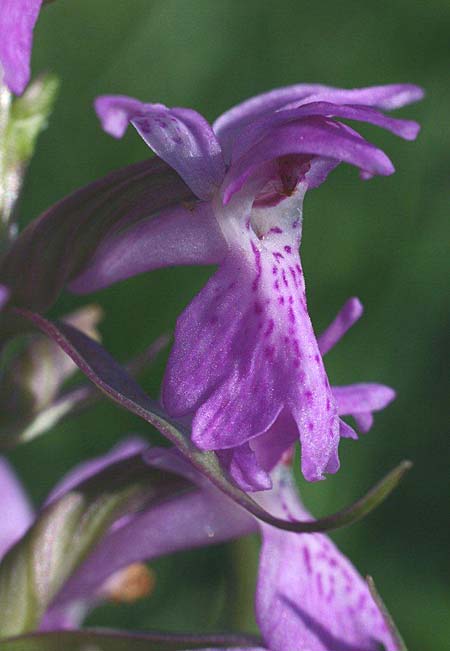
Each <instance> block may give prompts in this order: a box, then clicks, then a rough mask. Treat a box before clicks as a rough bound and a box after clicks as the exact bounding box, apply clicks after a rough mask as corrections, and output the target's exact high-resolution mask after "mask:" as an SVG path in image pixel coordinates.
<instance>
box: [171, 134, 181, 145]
mask: <svg viewBox="0 0 450 651" xmlns="http://www.w3.org/2000/svg"><path fill="white" fill-rule="evenodd" d="M172 142H174V143H175V144H176V145H182V144H183V139H182V138H180V136H174V137H173V138H172Z"/></svg>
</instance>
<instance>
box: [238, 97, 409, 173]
mask: <svg viewBox="0 0 450 651" xmlns="http://www.w3.org/2000/svg"><path fill="white" fill-rule="evenodd" d="M312 116H321V117H324V118H334V117H338V118H344V119H348V120H357V121H358V122H367V123H369V124H374V125H376V126H379V127H381V128H383V129H386V130H387V131H391V132H392V133H394V134H395V135H397V136H399V137H400V138H404V139H405V140H414V139H415V138H416V137H417V134H418V132H419V130H420V126H419V125H418V123H417V122H414V121H412V120H399V119H395V118H391V117H388V116H386V115H384V114H383V113H381V112H380V111H377V110H375V109H373V108H370V107H368V106H358V105H349V104H347V105H346V104H334V103H332V102H322V101H314V102H309V101H308V102H307V103H302V105H301V106H299V107H296V108H291V109H286V108H283V109H280V110H278V111H275V112H273V113H270V114H269V115H267V116H264V117H263V118H261V119H259V120H257V121H255V122H252V123H251V124H249V125H248V126H247V127H245V128H244V129H243V130H242V132H241V133H240V134H239V138H238V139H236V142H235V143H234V144H233V149H232V160H237V159H239V158H240V157H241V156H242V155H243V154H244V153H245V152H246V151H247V150H248V149H249V148H250V147H251V146H252V145H254V144H255V143H256V142H258V140H260V139H261V138H262V137H264V136H265V135H266V134H267V133H268V131H269V130H270V129H273V128H275V127H278V126H280V125H283V124H289V123H290V122H295V121H297V120H300V119H303V118H306V117H312Z"/></svg>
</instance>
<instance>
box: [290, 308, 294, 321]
mask: <svg viewBox="0 0 450 651" xmlns="http://www.w3.org/2000/svg"><path fill="white" fill-rule="evenodd" d="M289 321H290V322H291V323H295V314H294V310H293V309H292V307H290V308H289Z"/></svg>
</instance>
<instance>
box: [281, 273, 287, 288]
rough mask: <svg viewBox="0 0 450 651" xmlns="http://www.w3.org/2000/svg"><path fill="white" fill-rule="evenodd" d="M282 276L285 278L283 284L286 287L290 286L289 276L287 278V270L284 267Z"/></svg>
mask: <svg viewBox="0 0 450 651" xmlns="http://www.w3.org/2000/svg"><path fill="white" fill-rule="evenodd" d="M281 277H282V278H283V284H284V286H285V287H288V281H287V278H286V272H285V270H284V269H283V271H282V272H281Z"/></svg>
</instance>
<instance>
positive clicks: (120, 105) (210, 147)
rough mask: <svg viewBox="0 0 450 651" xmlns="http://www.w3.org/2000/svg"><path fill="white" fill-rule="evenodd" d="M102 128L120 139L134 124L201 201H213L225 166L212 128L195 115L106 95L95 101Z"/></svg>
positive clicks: (193, 112) (128, 98)
mask: <svg viewBox="0 0 450 651" xmlns="http://www.w3.org/2000/svg"><path fill="white" fill-rule="evenodd" d="M95 110H96V111H97V115H98V116H99V118H100V120H101V122H102V126H103V128H104V129H105V131H107V132H108V133H110V134H111V135H113V136H114V137H116V138H120V137H122V136H123V134H124V133H125V130H126V127H127V124H128V122H131V123H132V124H133V126H134V127H135V128H136V130H137V131H138V133H139V134H140V135H141V136H142V138H143V139H144V140H145V142H146V143H147V144H148V145H149V146H150V147H151V148H152V149H153V151H154V152H155V153H156V154H157V155H158V156H160V158H162V159H163V160H164V161H166V163H168V164H169V165H170V166H171V167H173V168H174V169H175V170H176V171H177V172H178V173H179V174H180V176H181V177H182V178H183V179H184V181H185V182H186V183H187V185H188V186H189V187H190V188H191V189H192V191H193V192H194V194H196V195H197V196H198V197H199V198H200V199H208V198H210V197H211V195H212V193H213V192H214V190H215V188H216V187H217V186H219V185H220V183H221V182H222V179H223V176H224V173H225V166H224V162H223V158H222V150H221V147H220V144H219V142H218V140H217V138H216V136H215V135H214V132H213V130H212V129H211V126H210V125H209V124H208V122H207V121H206V120H205V118H204V117H202V116H201V115H200V114H199V113H197V112H196V111H192V110H191V109H184V108H172V109H169V108H167V107H166V106H164V105H163V104H144V103H142V102H139V101H138V100H135V99H132V98H131V97H124V96H121V95H104V96H102V97H99V98H98V99H97V100H96V101H95Z"/></svg>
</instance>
